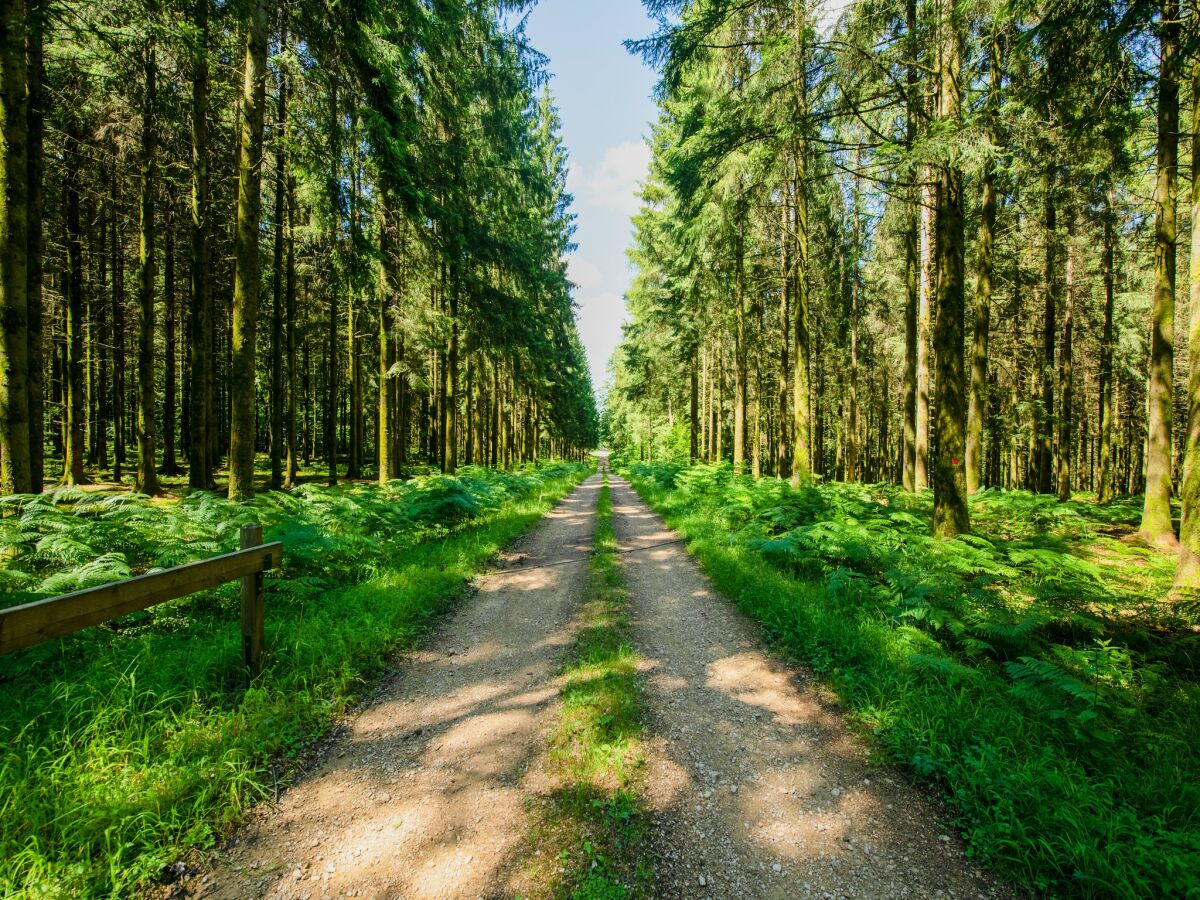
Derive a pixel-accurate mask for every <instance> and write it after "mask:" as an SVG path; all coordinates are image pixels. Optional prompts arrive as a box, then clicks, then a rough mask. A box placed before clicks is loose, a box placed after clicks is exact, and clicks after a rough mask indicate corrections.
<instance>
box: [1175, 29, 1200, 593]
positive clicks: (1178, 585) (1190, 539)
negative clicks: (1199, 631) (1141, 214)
mask: <svg viewBox="0 0 1200 900" xmlns="http://www.w3.org/2000/svg"><path fill="white" fill-rule="evenodd" d="M1192 21H1193V23H1196V24H1200V17H1197V16H1193V19H1192ZM1191 131H1192V211H1191V215H1192V248H1191V259H1190V260H1189V262H1188V265H1189V269H1188V275H1189V281H1190V285H1189V288H1190V295H1189V298H1188V299H1189V303H1190V307H1189V310H1188V315H1189V321H1188V408H1187V447H1186V450H1185V451H1184V458H1183V491H1182V494H1183V498H1182V499H1183V504H1182V505H1183V514H1182V517H1181V520H1180V526H1179V542H1180V550H1179V562H1178V564H1177V565H1176V567H1175V589H1176V590H1177V591H1179V590H1183V591H1187V592H1188V593H1189V594H1192V595H1195V594H1196V592H1197V591H1200V528H1197V527H1196V519H1197V514H1198V513H1200V56H1198V57H1196V58H1195V59H1194V60H1193V62H1192V128H1191Z"/></svg>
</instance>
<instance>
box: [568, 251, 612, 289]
mask: <svg viewBox="0 0 1200 900" xmlns="http://www.w3.org/2000/svg"><path fill="white" fill-rule="evenodd" d="M567 277H568V278H570V279H571V280H572V281H573V282H575V285H576V287H578V288H579V290H581V291H590V290H592V289H593V288H598V287H601V286H602V285H603V284H604V273H603V272H601V271H600V267H599V266H597V265H596V264H595V263H593V262H592V261H591V260H589V259H585V258H584V257H582V256H580V255H579V254H578V253H573V254H571V256H570V257H569V258H568V259H567Z"/></svg>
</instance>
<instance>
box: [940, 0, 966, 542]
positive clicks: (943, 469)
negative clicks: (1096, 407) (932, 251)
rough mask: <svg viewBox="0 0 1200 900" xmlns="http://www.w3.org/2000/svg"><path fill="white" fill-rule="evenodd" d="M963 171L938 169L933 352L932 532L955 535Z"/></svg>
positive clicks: (961, 525)
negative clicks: (935, 444)
mask: <svg viewBox="0 0 1200 900" xmlns="http://www.w3.org/2000/svg"><path fill="white" fill-rule="evenodd" d="M960 27H961V26H960V23H959V21H958V15H957V12H956V10H955V3H954V0H939V3H938V39H939V41H940V42H941V60H940V64H939V72H938V102H937V118H938V119H939V121H940V122H941V123H943V124H945V125H949V126H951V127H953V126H954V125H957V124H958V122H959V121H960V119H961V115H962V111H961V110H962V107H961V101H960V95H959V90H960V85H959V79H960V77H961V71H960V70H961V65H962V44H961V40H962V39H961V36H960V33H959V29H960ZM962 189H963V178H962V171H961V169H960V168H959V163H958V160H957V159H955V158H951V159H950V160H948V161H947V162H944V163H942V164H941V165H940V166H939V167H938V187H937V201H938V202H937V227H936V230H937V240H936V245H937V271H938V279H937V326H936V333H935V335H934V351H935V366H936V375H937V381H936V389H937V396H936V401H937V429H938V432H937V434H938V453H937V457H936V458H935V460H934V466H933V533H934V534H935V535H936V536H939V537H954V536H955V535H958V534H963V533H964V532H967V531H969V530H970V528H971V522H970V517H969V515H968V511H967V495H966V488H967V485H966V474H965V472H964V466H963V456H964V452H965V449H966V447H965V442H966V419H967V409H966V391H965V387H966V384H965V377H964V371H963V318H964V315H965V304H964V293H965V273H964V270H963V249H964V243H965V239H964V232H963V208H962V200H963V198H962Z"/></svg>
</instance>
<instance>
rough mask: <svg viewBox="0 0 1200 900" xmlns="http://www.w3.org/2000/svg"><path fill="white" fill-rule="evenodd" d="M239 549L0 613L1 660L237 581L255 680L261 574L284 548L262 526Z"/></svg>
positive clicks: (247, 528)
mask: <svg viewBox="0 0 1200 900" xmlns="http://www.w3.org/2000/svg"><path fill="white" fill-rule="evenodd" d="M240 545H241V549H240V550H236V551H234V552H233V553H225V554H223V555H221V556H214V557H213V558H212V559H204V560H201V561H199V562H194V563H188V564H187V565H183V566H176V567H175V568H173V569H163V570H162V571H161V572H150V573H148V574H146V575H139V576H137V577H136V578H130V579H128V580H126V581H114V582H113V583H111V584H102V585H99V586H98V587H93V588H85V589H84V590H82V591H75V592H74V593H71V594H63V595H62V596H60V597H48V598H46V599H45V600H36V601H34V602H33V603H26V604H24V605H22V606H14V607H11V608H9V609H4V610H0V654H4V653H12V652H13V651H14V650H22V649H24V648H25V647H32V646H33V645H35V644H40V643H42V642H43V641H48V640H51V639H53V638H56V637H62V636H63V635H64V634H71V633H72V632H74V631H79V630H80V629H83V628H88V627H89V626H92V625H99V624H101V623H102V622H108V621H111V620H112V619H115V618H117V617H118V616H123V615H125V614H126V613H131V612H137V611H138V610H141V609H146V608H148V607H151V606H154V605H155V604H158V603H164V602H166V601H167V600H178V599H179V598H180V597H186V596H187V595H188V594H194V593H195V592H196V591H202V590H204V589H206V588H210V587H216V586H217V585H218V584H224V583H225V582H226V581H233V580H234V579H235V578H240V579H241V580H242V593H241V598H242V614H241V625H242V654H243V657H244V658H245V661H246V666H247V667H248V668H249V669H250V671H251V673H252V674H258V671H259V668H260V666H261V663H262V646H263V623H264V620H265V609H264V601H263V572H265V571H266V570H267V569H274V568H276V567H278V566H279V565H281V564H282V563H283V544H281V543H279V542H275V543H271V544H264V543H263V542H262V528H261V527H260V526H258V525H244V526H242V530H241V541H240Z"/></svg>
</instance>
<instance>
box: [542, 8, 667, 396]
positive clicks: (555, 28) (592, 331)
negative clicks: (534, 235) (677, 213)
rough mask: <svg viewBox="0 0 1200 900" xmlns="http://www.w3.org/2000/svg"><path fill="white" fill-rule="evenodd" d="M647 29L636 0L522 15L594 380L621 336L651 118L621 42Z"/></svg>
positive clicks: (647, 80)
mask: <svg viewBox="0 0 1200 900" xmlns="http://www.w3.org/2000/svg"><path fill="white" fill-rule="evenodd" d="M653 30H654V23H653V22H652V21H651V20H649V19H648V18H646V15H645V12H644V11H643V9H642V3H641V0H540V2H539V3H538V5H537V6H536V7H535V8H534V10H533V12H532V13H531V14H530V15H529V19H528V25H527V32H528V36H529V42H530V43H531V44H532V45H533V46H534V47H536V48H537V49H538V50H540V51H541V52H542V53H544V54H545V55H546V56H548V57H549V59H550V65H549V68H550V73H551V75H552V76H553V77H552V80H551V83H550V89H551V91H552V93H553V94H554V99H555V102H556V103H557V104H558V109H559V115H560V116H561V117H562V126H563V139H564V141H565V142H566V145H567V152H568V153H569V155H570V165H571V170H570V178H569V181H568V187H569V188H570V190H571V193H573V194H574V195H575V206H574V210H575V213H576V215H577V217H578V220H577V224H578V230H577V231H576V233H575V241H576V243H577V244H578V245H579V249H578V250H577V251H576V252H575V254H573V256H572V257H571V260H570V273H571V279H572V280H573V281H574V282H576V284H577V285H578V289H577V290H576V293H575V299H576V303H577V305H578V307H579V311H578V315H579V333H580V337H581V338H582V339H583V343H584V346H585V347H586V348H587V352H588V364H589V365H590V366H591V369H592V381H593V383H594V384H595V385H596V387H597V388H599V386H600V385H601V384H602V383H603V382H604V379H605V377H606V373H607V368H608V358H609V356H610V355H611V354H612V351H613V349H614V348H615V347H616V346H617V343H618V341H620V339H621V321H622V319H623V318H624V315H625V302H624V299H623V297H624V294H625V289H626V287H628V285H629V279H630V274H631V273H630V270H629V267H628V264H627V262H626V258H625V249H626V247H628V245H629V241H630V235H631V229H632V224H631V222H630V218H631V216H632V215H633V214H634V213H635V212H637V206H638V202H637V197H636V192H637V189H638V183H639V182H640V181H641V180H642V179H644V178H645V174H646V167H647V165H648V163H649V161H650V152H649V149H648V148H647V147H646V144H645V136H646V134H647V133H648V132H649V127H650V123H651V122H652V121H653V119H654V118H655V107H654V102H653V101H652V100H651V99H650V93H651V91H652V90H653V88H654V82H655V80H656V76H655V74H654V72H653V71H652V70H651V69H649V68H648V67H646V66H645V65H643V63H642V61H641V60H640V59H639V58H638V57H636V56H631V55H630V54H629V53H627V52H626V50H625V48H624V47H622V46H621V42H622V41H623V40H625V39H627V38H641V37H645V36H646V35H648V34H650V33H651V32H652V31H653Z"/></svg>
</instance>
